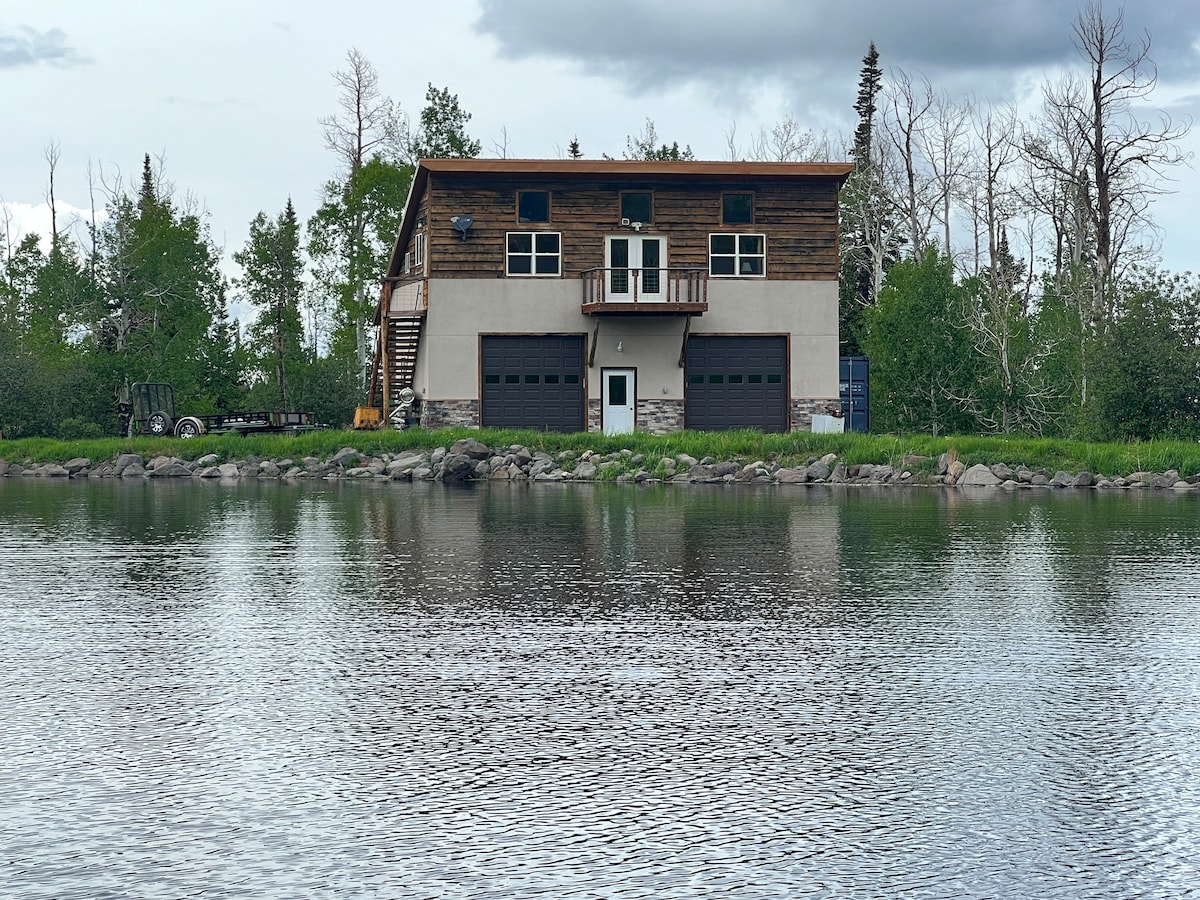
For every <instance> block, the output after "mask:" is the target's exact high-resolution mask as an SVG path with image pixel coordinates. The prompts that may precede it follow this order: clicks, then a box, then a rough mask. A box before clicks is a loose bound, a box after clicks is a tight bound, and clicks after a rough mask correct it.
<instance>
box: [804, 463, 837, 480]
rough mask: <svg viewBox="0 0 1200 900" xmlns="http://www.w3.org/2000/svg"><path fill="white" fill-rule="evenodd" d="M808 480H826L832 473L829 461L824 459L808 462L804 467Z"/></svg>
mask: <svg viewBox="0 0 1200 900" xmlns="http://www.w3.org/2000/svg"><path fill="white" fill-rule="evenodd" d="M805 473H806V474H807V475H808V479H809V481H827V480H828V479H829V476H830V475H831V474H833V470H832V469H831V468H829V463H827V462H825V461H824V460H817V461H816V462H815V463H810V464H809V465H808V467H807V468H806V469H805Z"/></svg>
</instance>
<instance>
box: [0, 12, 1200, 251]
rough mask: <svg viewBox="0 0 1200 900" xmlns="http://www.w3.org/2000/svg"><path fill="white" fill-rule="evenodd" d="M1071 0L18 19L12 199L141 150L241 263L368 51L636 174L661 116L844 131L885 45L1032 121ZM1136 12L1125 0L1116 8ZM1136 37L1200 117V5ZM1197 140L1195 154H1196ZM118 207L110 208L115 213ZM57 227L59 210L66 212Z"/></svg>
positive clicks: (321, 151)
mask: <svg viewBox="0 0 1200 900" xmlns="http://www.w3.org/2000/svg"><path fill="white" fill-rule="evenodd" d="M1078 6H1079V4H1078V3H1077V2H1075V0H1007V2H1004V3H986V4H984V3H974V2H966V0H910V2H908V3H903V4H901V3H895V2H894V0H857V2H854V3H848V2H845V0H836V2H835V0H738V2H737V3H731V2H729V0H654V2H652V3H647V2H645V0H640V2H632V0H603V2H600V0H571V2H566V0H560V2H557V3H548V2H546V0H443V2H438V3H425V2H410V0H389V2H383V0H350V2H347V3H343V4H340V5H339V6H338V8H337V10H336V11H335V10H334V5H333V4H330V3H328V2H315V0H195V2H193V3H190V4H178V3H144V2H141V3H139V2H134V0H104V2H97V0H87V2H83V0H54V2H37V3H34V2H29V0H0V96H3V97H4V121H5V127H4V130H3V135H2V137H0V200H2V201H4V202H6V203H7V204H8V207H9V209H10V210H11V211H12V221H13V223H14V225H15V226H17V227H19V228H21V229H24V230H26V231H44V230H46V229H47V228H48V217H47V216H46V215H45V207H44V204H45V198H46V190H47V177H48V167H47V164H46V161H45V159H44V156H43V154H44V151H45V148H46V147H47V146H48V145H49V144H50V143H51V142H52V141H53V142H56V143H57V144H58V145H59V148H60V154H61V156H60V159H59V163H58V172H57V197H58V201H59V204H60V208H63V207H66V206H72V207H76V208H78V209H81V210H85V209H87V208H88V207H89V204H90V201H89V190H88V169H89V165H90V166H91V168H92V171H93V174H94V176H95V178H96V180H97V181H99V179H100V176H101V174H103V176H104V177H105V178H106V179H108V180H109V181H110V182H111V180H112V179H113V178H114V177H117V176H121V177H123V178H124V179H125V181H126V183H130V182H132V184H133V185H134V187H135V188H136V185H137V182H138V179H139V177H140V169H141V160H142V156H143V154H145V153H147V152H148V153H150V154H152V155H154V156H156V157H157V156H162V157H163V158H164V159H165V174H166V176H167V178H168V180H170V181H171V182H172V183H173V184H174V185H175V186H176V189H177V190H178V191H179V192H180V193H183V192H186V193H188V194H191V195H193V196H194V198H196V200H198V201H199V203H201V204H202V205H203V207H204V208H205V209H207V211H208V213H209V224H210V227H211V230H212V236H213V238H214V240H215V241H216V242H217V243H218V245H219V246H221V247H223V248H224V249H225V251H226V252H227V253H231V252H233V251H234V250H237V249H239V248H240V247H241V246H242V244H243V243H244V241H245V239H246V233H247V230H248V225H249V222H250V220H251V219H252V218H253V217H254V216H255V214H256V213H257V212H259V211H260V210H264V211H266V212H267V213H268V214H270V215H275V214H277V213H278V212H279V211H280V210H282V208H283V206H284V204H285V202H286V201H287V199H288V197H289V196H290V197H291V198H292V199H293V201H294V203H295V205H296V208H297V211H298V213H299V214H300V216H301V218H302V219H307V218H308V216H309V215H311V213H312V212H313V210H314V209H315V206H316V202H317V196H318V192H319V189H320V186H321V184H322V182H323V181H325V180H326V179H328V178H330V177H331V176H332V175H333V174H334V172H335V170H336V168H337V160H336V159H335V157H334V156H333V155H332V154H331V153H330V152H329V151H328V150H327V149H326V148H325V146H324V143H323V140H322V134H321V128H320V125H319V123H318V119H320V118H321V117H322V116H328V115H331V114H334V113H336V112H337V111H338V89H337V85H336V84H335V82H334V79H333V77H332V73H334V72H336V71H338V70H342V69H344V68H345V66H346V54H347V52H348V51H349V50H350V49H351V48H357V49H358V50H359V51H360V52H361V53H362V54H363V55H364V56H365V57H366V58H367V59H368V60H370V61H371V63H372V64H373V65H374V66H375V68H376V70H377V71H378V73H379V84H380V88H381V90H382V92H383V93H384V94H386V95H387V96H389V97H391V98H392V99H394V100H395V101H397V102H398V103H399V104H400V106H401V107H402V108H403V109H404V110H405V111H406V112H408V113H409V114H410V115H412V116H413V117H414V118H415V117H416V116H417V115H418V114H419V112H420V109H421V106H422V105H423V102H424V94H425V89H426V85H427V83H429V82H432V83H433V84H434V85H435V86H438V87H442V86H445V87H449V89H450V90H451V92H452V93H456V94H457V95H458V97H459V101H460V103H461V105H462V106H463V108H464V109H465V110H467V111H468V112H470V113H472V115H473V118H472V120H471V122H470V125H469V131H470V132H471V134H472V135H473V136H474V137H476V138H477V139H479V140H480V141H482V143H483V155H484V156H499V155H507V156H510V157H560V156H563V155H564V154H565V150H566V147H567V144H568V143H569V142H570V140H571V138H572V137H574V136H578V138H579V141H580V143H581V145H582V149H583V151H584V154H585V155H586V156H592V157H595V156H599V155H601V154H602V153H608V154H610V155H613V156H617V157H619V156H620V155H621V153H622V151H623V150H624V148H625V140H626V136H628V135H630V134H636V133H638V132H639V131H640V130H641V129H642V126H643V124H644V122H645V120H646V119H647V118H650V119H653V120H654V122H655V124H656V126H657V130H658V134H659V137H660V139H662V140H665V141H667V142H668V143H669V142H671V141H678V142H679V143H680V145H681V146H682V145H685V144H686V145H690V146H691V147H692V149H693V151H694V152H695V153H696V155H697V156H698V157H700V158H708V159H721V158H726V156H727V149H726V146H727V134H728V133H729V132H730V130H731V127H732V126H733V125H734V123H736V135H737V140H738V142H739V143H740V144H742V145H743V146H745V145H746V144H748V142H749V139H750V136H751V135H752V134H753V133H754V132H755V131H756V130H757V129H759V128H760V127H764V126H766V127H769V126H770V125H772V124H773V123H775V122H777V121H779V120H781V119H783V118H784V117H786V116H788V115H791V116H793V117H794V118H795V119H796V120H797V121H798V122H799V123H800V124H801V125H802V126H804V127H806V128H812V129H813V130H815V131H817V132H821V131H827V132H829V133H830V134H832V135H847V134H849V133H850V132H851V131H852V129H853V125H854V112H853V109H852V107H853V103H854V98H855V93H856V90H857V82H858V76H859V70H860V68H861V66H862V58H863V55H864V54H865V53H866V50H867V47H868V44H869V43H870V42H871V41H874V42H875V43H876V45H877V46H878V48H879V52H880V64H881V66H882V67H883V68H884V69H885V71H886V70H887V69H888V68H889V67H899V68H902V69H904V70H906V71H908V72H909V73H912V74H923V75H925V76H926V77H928V79H929V80H930V81H931V82H932V83H933V85H934V87H935V88H937V89H940V90H945V91H947V92H949V93H950V94H951V95H953V96H960V95H962V94H964V93H968V92H969V93H972V94H974V95H975V96H977V97H980V98H987V99H992V100H997V101H1000V100H1013V101H1016V102H1018V103H1021V104H1022V106H1023V107H1024V108H1027V109H1032V108H1033V107H1034V106H1036V104H1037V102H1038V97H1039V94H1040V87H1041V85H1042V84H1043V83H1044V82H1045V81H1046V80H1047V78H1051V77H1054V76H1055V75H1056V74H1057V73H1060V72H1061V71H1062V70H1063V69H1064V67H1067V66H1071V65H1073V64H1075V63H1076V61H1077V55H1076V53H1075V51H1074V49H1073V48H1072V45H1071V28H1070V26H1071V22H1072V20H1073V19H1074V18H1075V16H1076V14H1077V11H1078ZM1106 8H1108V9H1110V10H1115V9H1116V8H1117V7H1116V5H1115V4H1114V3H1112V2H1111V0H1108V2H1107V7H1106ZM1125 25H1126V30H1127V32H1129V34H1130V35H1131V36H1134V37H1137V36H1138V35H1140V33H1141V32H1142V30H1143V29H1145V30H1148V31H1149V32H1150V34H1151V35H1152V38H1153V45H1152V56H1153V58H1154V60H1155V61H1156V62H1157V64H1158V67H1159V76H1160V79H1159V81H1160V83H1159V89H1158V92H1157V94H1156V95H1155V97H1156V100H1157V102H1159V103H1161V104H1162V105H1163V106H1165V107H1166V108H1168V109H1169V111H1170V113H1171V115H1172V116H1174V117H1175V118H1176V119H1181V118H1184V117H1187V116H1189V115H1194V114H1195V113H1196V112H1197V110H1200V3H1197V2H1196V0H1141V2H1138V3H1131V4H1130V6H1129V8H1128V9H1126V10H1125ZM1197 131H1200V128H1198V129H1196V130H1194V131H1193V134H1192V135H1190V136H1189V138H1188V140H1187V146H1188V148H1189V149H1192V148H1197V147H1200V134H1197V133H1196V132H1197ZM1198 185H1200V175H1198V173H1197V170H1195V169H1192V168H1189V169H1183V170H1181V171H1179V172H1178V181H1177V183H1176V184H1175V189H1176V191H1177V193H1175V194H1174V196H1172V197H1168V198H1163V199H1160V200H1159V201H1158V202H1157V204H1156V207H1155V218H1156V219H1157V221H1158V222H1159V223H1160V225H1161V226H1162V227H1163V229H1164V231H1165V235H1164V242H1163V262H1164V264H1165V265H1166V266H1167V267H1168V268H1171V269H1173V270H1178V271H1182V270H1184V269H1198V268H1200V250H1197V249H1195V248H1196V247H1197V246H1200V244H1198V239H1200V234H1198V233H1197V232H1198V229H1197V227H1196V226H1195V225H1194V224H1193V221H1192V220H1193V219H1194V218H1195V214H1194V210H1193V208H1192V206H1193V197H1194V196H1195V194H1196V190H1197V186H1198ZM98 197H99V199H98V202H100V203H102V197H101V196H99V195H98ZM60 215H61V213H60Z"/></svg>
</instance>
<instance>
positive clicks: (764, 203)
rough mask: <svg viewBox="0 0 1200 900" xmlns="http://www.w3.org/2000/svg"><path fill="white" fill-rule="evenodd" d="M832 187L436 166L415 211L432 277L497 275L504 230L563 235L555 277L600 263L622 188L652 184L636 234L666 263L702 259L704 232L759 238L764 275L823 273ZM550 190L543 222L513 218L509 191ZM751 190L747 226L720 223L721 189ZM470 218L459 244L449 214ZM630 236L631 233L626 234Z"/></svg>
mask: <svg viewBox="0 0 1200 900" xmlns="http://www.w3.org/2000/svg"><path fill="white" fill-rule="evenodd" d="M837 185H838V179H837V178H835V177H826V176H812V177H791V178H786V179H782V178H776V179H746V180H742V179H739V180H736V181H731V180H718V179H712V180H708V181H704V182H702V183H700V184H695V183H687V184H685V183H681V182H679V181H665V180H659V181H635V180H624V179H622V180H612V179H608V180H606V179H600V178H579V179H572V180H570V181H566V180H562V179H544V178H538V177H536V176H517V177H511V176H502V175H501V176H482V175H481V176H474V175H472V176H469V177H464V176H462V175H459V174H445V173H434V174H432V175H431V176H430V179H429V189H428V194H427V196H426V197H425V198H424V199H423V200H422V206H421V210H422V211H423V212H424V214H425V215H426V216H427V217H428V234H429V238H428V244H427V254H428V261H429V263H430V267H431V268H430V275H431V276H432V277H435V278H438V277H440V278H503V277H504V264H505V246H504V241H505V235H506V233H507V232H510V231H556V232H560V233H561V234H562V247H563V258H562V262H563V277H564V278H572V279H575V278H578V277H579V276H580V273H581V272H583V271H584V270H585V269H590V268H593V267H597V266H603V265H604V236H605V235H609V234H619V233H621V232H622V231H625V229H621V228H620V227H619V222H620V194H621V192H622V191H651V192H652V193H653V195H654V215H653V221H652V222H650V223H648V225H647V227H645V228H643V230H642V233H643V234H651V235H664V236H665V237H666V238H667V242H668V254H669V256H668V260H667V264H668V265H669V266H671V267H694V268H701V269H705V268H707V266H708V235H709V234H710V233H712V232H743V233H763V234H765V235H766V236H767V277H768V278H770V279H778V280H812V279H820V280H831V279H836V278H837V276H838V240H837V217H838V212H837ZM518 190H548V191H550V193H551V197H550V216H551V220H550V222H548V223H537V224H522V223H518V222H517V212H516V208H517V191H518ZM725 191H750V192H753V194H754V207H755V221H754V223H753V224H752V225H737V226H733V225H722V224H721V194H722V193H723V192H725ZM467 213H469V214H471V215H472V216H474V218H475V222H474V224H473V225H472V226H471V229H470V231H469V232H468V234H467V238H466V240H465V241H464V240H463V239H462V235H461V234H459V232H457V231H456V230H455V229H454V227H453V225H452V223H451V222H450V218H451V216H456V215H463V214H467ZM630 233H632V232H630Z"/></svg>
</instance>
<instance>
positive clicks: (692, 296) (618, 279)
mask: <svg viewBox="0 0 1200 900" xmlns="http://www.w3.org/2000/svg"><path fill="white" fill-rule="evenodd" d="M582 284H583V312H584V313H588V314H591V313H606V312H611V313H621V314H629V313H655V314H659V315H662V314H664V313H666V314H671V313H686V314H688V315H699V314H701V313H703V312H705V311H706V310H707V309H708V272H707V271H705V270H704V269H631V268H595V269H585V270H584V271H583V273H582Z"/></svg>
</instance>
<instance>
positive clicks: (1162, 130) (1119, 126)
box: [1040, 0, 1191, 330]
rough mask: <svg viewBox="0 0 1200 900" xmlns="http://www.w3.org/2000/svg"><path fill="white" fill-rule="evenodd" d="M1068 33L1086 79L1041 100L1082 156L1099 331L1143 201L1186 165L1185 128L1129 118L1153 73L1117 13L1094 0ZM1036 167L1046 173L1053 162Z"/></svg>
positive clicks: (1145, 41) (1144, 48)
mask: <svg viewBox="0 0 1200 900" xmlns="http://www.w3.org/2000/svg"><path fill="white" fill-rule="evenodd" d="M1072 32H1073V35H1074V38H1073V40H1074V44H1075V49H1076V50H1077V51H1078V53H1079V55H1080V56H1081V57H1082V59H1083V60H1084V62H1085V63H1086V65H1087V73H1086V77H1082V78H1081V79H1080V80H1079V81H1078V87H1077V88H1076V89H1071V90H1063V91H1059V92H1057V93H1047V95H1046V101H1047V103H1048V104H1051V105H1053V106H1056V107H1058V109H1057V110H1056V113H1055V115H1056V116H1058V117H1061V118H1062V120H1063V121H1064V122H1065V124H1066V125H1067V126H1068V127H1069V128H1070V132H1071V134H1070V137H1071V139H1072V140H1074V141H1076V142H1078V143H1079V144H1081V145H1082V146H1083V148H1084V150H1085V152H1086V154H1087V160H1086V163H1087V169H1086V171H1087V172H1088V174H1089V177H1090V184H1088V185H1080V187H1087V188H1088V190H1087V191H1086V192H1085V191H1082V190H1080V191H1078V193H1079V194H1080V199H1082V200H1084V201H1086V206H1085V211H1086V213H1087V216H1088V218H1089V224H1090V226H1091V230H1092V232H1093V236H1094V239H1095V259H1094V263H1093V266H1092V279H1093V291H1094V294H1095V299H1094V305H1093V322H1094V324H1095V326H1096V327H1098V328H1100V329H1101V330H1102V329H1103V328H1104V327H1106V324H1107V323H1108V322H1110V321H1111V320H1112V316H1113V312H1114V309H1113V307H1114V296H1115V292H1113V291H1111V289H1110V288H1111V283H1112V279H1113V277H1114V273H1116V272H1119V271H1120V266H1121V264H1122V254H1123V253H1124V252H1125V251H1126V250H1127V249H1129V248H1130V246H1131V244H1130V238H1131V237H1132V236H1133V235H1135V234H1136V233H1138V232H1139V231H1140V230H1142V229H1143V228H1144V227H1146V226H1148V225H1149V224H1150V223H1149V220H1148V216H1147V212H1148V209H1149V200H1150V198H1151V197H1153V196H1155V195H1158V194H1162V193H1165V192H1166V187H1165V184H1164V183H1165V182H1166V181H1167V180H1168V174H1167V173H1168V172H1169V170H1170V169H1171V168H1172V167H1174V166H1177V165H1179V164H1180V163H1182V162H1184V161H1185V159H1186V157H1185V154H1184V153H1183V151H1182V150H1181V149H1180V148H1179V146H1178V141H1179V140H1180V139H1181V138H1182V137H1184V136H1185V135H1186V134H1187V133H1188V131H1189V130H1190V128H1191V123H1190V122H1185V123H1183V124H1182V125H1176V124H1175V123H1174V122H1172V120H1171V118H1170V117H1169V116H1168V115H1166V114H1165V113H1163V114H1160V115H1159V116H1158V120H1157V121H1156V122H1153V123H1151V122H1148V121H1144V120H1143V119H1140V118H1139V117H1138V114H1137V113H1136V112H1135V110H1134V105H1135V104H1137V103H1142V102H1144V101H1147V100H1148V99H1149V98H1150V95H1151V94H1152V93H1153V91H1154V88H1155V87H1156V85H1157V83H1158V69H1157V67H1156V66H1155V64H1154V62H1153V60H1151V58H1150V35H1149V33H1143V35H1142V36H1140V37H1138V38H1130V37H1128V36H1127V35H1126V33H1125V19H1124V9H1123V7H1122V8H1119V9H1118V10H1117V12H1116V13H1115V14H1111V15H1110V14H1106V12H1105V10H1104V6H1103V3H1102V2H1101V0H1092V2H1089V3H1088V4H1087V6H1086V7H1085V8H1084V9H1083V10H1082V11H1081V12H1080V14H1079V16H1078V18H1077V19H1076V20H1075V23H1074V25H1073V26H1072ZM1040 161H1041V162H1042V164H1043V165H1045V166H1050V167H1053V166H1054V165H1055V164H1056V162H1057V161H1056V160H1055V159H1053V158H1042V159H1041V160H1040ZM1062 174H1063V175H1064V176H1065V175H1067V174H1068V173H1067V172H1065V171H1064V172H1062ZM1075 177H1076V178H1078V174H1076V175H1075Z"/></svg>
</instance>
